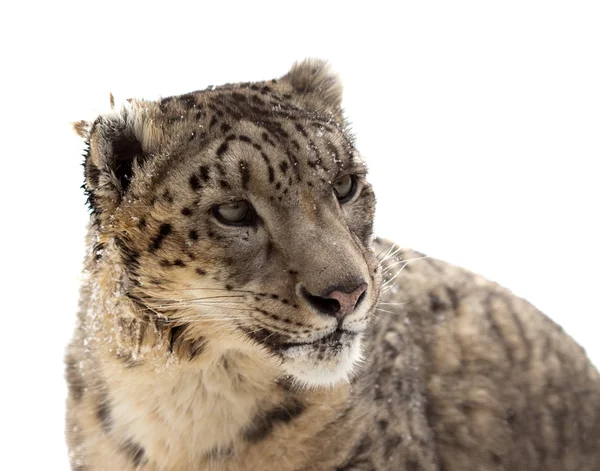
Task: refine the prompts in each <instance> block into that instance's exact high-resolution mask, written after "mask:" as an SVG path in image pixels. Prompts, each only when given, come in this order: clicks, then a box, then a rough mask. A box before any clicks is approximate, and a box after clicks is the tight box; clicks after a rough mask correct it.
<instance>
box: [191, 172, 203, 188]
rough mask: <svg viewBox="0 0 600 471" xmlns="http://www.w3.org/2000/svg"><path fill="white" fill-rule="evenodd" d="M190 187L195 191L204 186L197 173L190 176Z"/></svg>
mask: <svg viewBox="0 0 600 471" xmlns="http://www.w3.org/2000/svg"><path fill="white" fill-rule="evenodd" d="M190 187H191V188H192V190H194V191H198V190H199V189H200V188H202V184H201V183H200V179H199V178H198V176H197V175H192V176H191V177H190Z"/></svg>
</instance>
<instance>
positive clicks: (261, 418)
mask: <svg viewBox="0 0 600 471" xmlns="http://www.w3.org/2000/svg"><path fill="white" fill-rule="evenodd" d="M305 409H306V406H305V405H304V404H303V403H301V402H300V401H298V400H297V399H291V400H289V402H286V403H283V404H280V405H278V406H275V407H274V408H273V409H272V410H270V411H268V412H266V413H264V414H259V415H258V416H257V417H255V418H254V420H253V421H252V424H253V426H252V427H248V428H246V429H245V430H244V436H245V438H246V440H247V441H249V442H251V443H256V442H259V441H261V440H263V439H265V438H266V437H267V436H268V435H269V434H270V433H271V432H272V431H273V429H274V428H275V427H276V426H277V425H278V424H286V423H289V422H291V421H292V420H294V419H295V418H296V417H298V416H299V415H300V414H302V413H303V412H304V410H305Z"/></svg>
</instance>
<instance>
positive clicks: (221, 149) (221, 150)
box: [217, 142, 229, 158]
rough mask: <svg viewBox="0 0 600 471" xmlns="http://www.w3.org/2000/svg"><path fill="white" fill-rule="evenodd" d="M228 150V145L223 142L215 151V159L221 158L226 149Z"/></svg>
mask: <svg viewBox="0 0 600 471" xmlns="http://www.w3.org/2000/svg"><path fill="white" fill-rule="evenodd" d="M228 148H229V145H228V144H227V142H223V143H222V144H221V145H220V146H219V148H218V149H217V157H219V158H220V157H223V154H224V153H225V152H227V149H228Z"/></svg>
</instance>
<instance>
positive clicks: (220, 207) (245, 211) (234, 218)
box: [212, 201, 254, 226]
mask: <svg viewBox="0 0 600 471" xmlns="http://www.w3.org/2000/svg"><path fill="white" fill-rule="evenodd" d="M212 212H213V215H214V217H215V218H216V219H217V220H218V221H220V222H222V223H223V224H228V225H230V226H247V225H251V224H253V223H254V210H253V208H252V206H251V205H250V203H248V202H247V201H233V202H231V203H225V204H217V205H215V206H213V208H212Z"/></svg>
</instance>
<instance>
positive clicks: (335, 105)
mask: <svg viewBox="0 0 600 471" xmlns="http://www.w3.org/2000/svg"><path fill="white" fill-rule="evenodd" d="M281 80H282V81H283V82H287V83H289V84H290V85H291V87H292V91H293V92H294V93H295V94H296V95H300V96H301V99H302V101H303V102H304V103H305V105H307V107H309V108H311V109H314V110H315V111H319V112H323V111H326V112H329V113H334V114H338V113H341V106H342V82H341V81H340V79H339V77H338V76H337V74H335V73H334V72H333V71H332V70H331V66H330V65H329V64H328V63H327V62H326V61H324V60H320V59H305V60H303V61H301V62H296V63H295V64H294V65H293V66H292V68H291V70H290V71H289V72H288V73H287V74H286V75H284V76H283V77H282V78H281Z"/></svg>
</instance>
